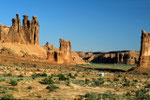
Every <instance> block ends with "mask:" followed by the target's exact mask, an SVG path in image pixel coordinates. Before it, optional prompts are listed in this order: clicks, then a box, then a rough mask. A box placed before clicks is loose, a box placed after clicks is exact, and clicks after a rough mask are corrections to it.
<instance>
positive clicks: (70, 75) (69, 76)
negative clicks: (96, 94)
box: [67, 73, 75, 79]
mask: <svg viewBox="0 0 150 100" xmlns="http://www.w3.org/2000/svg"><path fill="white" fill-rule="evenodd" d="M67 77H68V78H73V79H75V75H74V76H73V75H72V74H71V73H69V74H68V75H67Z"/></svg>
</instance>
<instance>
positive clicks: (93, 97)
mask: <svg viewBox="0 0 150 100" xmlns="http://www.w3.org/2000/svg"><path fill="white" fill-rule="evenodd" d="M84 97H85V98H86V100H97V99H98V96H97V94H96V93H93V92H92V93H87V94H85V96H84ZM99 100H100V98H99Z"/></svg>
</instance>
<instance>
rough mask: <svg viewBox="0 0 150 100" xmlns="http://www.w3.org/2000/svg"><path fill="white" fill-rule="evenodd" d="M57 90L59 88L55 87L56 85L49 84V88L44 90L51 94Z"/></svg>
mask: <svg viewBox="0 0 150 100" xmlns="http://www.w3.org/2000/svg"><path fill="white" fill-rule="evenodd" d="M58 88H59V87H57V86H56V85H53V84H51V85H49V86H47V87H46V89H48V90H49V92H53V91H55V90H56V89H58Z"/></svg>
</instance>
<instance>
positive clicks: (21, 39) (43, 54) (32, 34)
mask: <svg viewBox="0 0 150 100" xmlns="http://www.w3.org/2000/svg"><path fill="white" fill-rule="evenodd" d="M0 41H1V42H4V43H0V50H1V47H2V48H3V47H7V48H6V49H4V50H3V52H0V54H4V55H6V54H8V56H9V55H10V54H11V55H13V56H16V55H18V57H22V58H27V59H29V60H30V59H32V60H33V59H34V60H35V59H36V60H42V61H44V60H45V61H46V62H49V63H59V64H62V63H67V64H74V63H76V61H77V60H73V58H72V54H71V43H70V41H69V40H64V39H60V48H56V47H55V46H54V45H52V46H51V45H50V44H49V42H47V43H46V45H45V46H44V47H40V46H39V22H38V20H37V16H33V19H32V20H28V16H27V15H24V16H23V25H22V26H21V21H20V19H19V14H16V18H13V19H12V26H11V27H6V26H4V25H0ZM28 44H29V45H28ZM30 44H31V45H30ZM9 49H10V50H12V51H14V52H13V53H12V52H8V50H9ZM5 51H6V52H5ZM76 58H77V57H76ZM78 58H79V57H78ZM78 62H80V61H79V60H78ZM80 63H81V62H80Z"/></svg>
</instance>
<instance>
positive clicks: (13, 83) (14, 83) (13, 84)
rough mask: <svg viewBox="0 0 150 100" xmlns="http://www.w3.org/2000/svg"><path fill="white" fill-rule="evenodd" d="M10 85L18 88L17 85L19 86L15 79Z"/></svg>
mask: <svg viewBox="0 0 150 100" xmlns="http://www.w3.org/2000/svg"><path fill="white" fill-rule="evenodd" d="M10 84H11V85H12V86H16V85H17V84H18V81H17V80H15V79H11V80H10Z"/></svg>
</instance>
